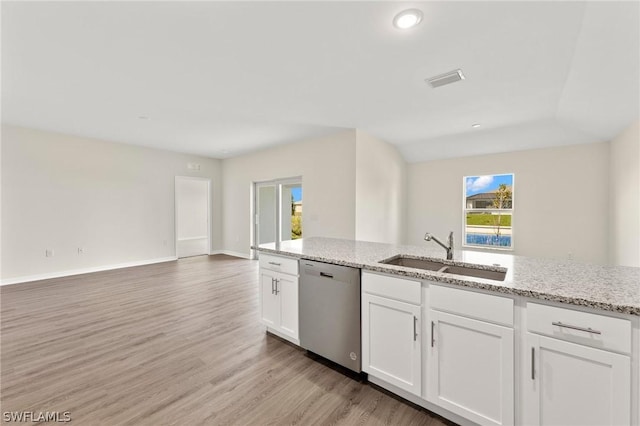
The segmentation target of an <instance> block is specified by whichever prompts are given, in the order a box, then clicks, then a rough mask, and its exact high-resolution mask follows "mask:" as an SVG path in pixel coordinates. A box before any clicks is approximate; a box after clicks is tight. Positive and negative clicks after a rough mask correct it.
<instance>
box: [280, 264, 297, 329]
mask: <svg viewBox="0 0 640 426" xmlns="http://www.w3.org/2000/svg"><path fill="white" fill-rule="evenodd" d="M276 279H277V282H276V293H277V295H278V297H279V298H280V332H282V333H284V334H286V335H287V336H290V337H292V338H294V339H298V278H296V277H292V276H289V275H283V274H278V275H277V276H276Z"/></svg>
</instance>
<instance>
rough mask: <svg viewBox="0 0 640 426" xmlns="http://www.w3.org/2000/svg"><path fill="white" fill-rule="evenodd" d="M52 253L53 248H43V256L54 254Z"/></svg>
mask: <svg viewBox="0 0 640 426" xmlns="http://www.w3.org/2000/svg"><path fill="white" fill-rule="evenodd" d="M54 254H55V253H54V252H53V249H45V250H44V256H45V257H53V256H54Z"/></svg>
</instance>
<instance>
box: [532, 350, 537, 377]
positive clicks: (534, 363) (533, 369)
mask: <svg viewBox="0 0 640 426" xmlns="http://www.w3.org/2000/svg"><path fill="white" fill-rule="evenodd" d="M535 379H536V348H534V347H531V380H535Z"/></svg>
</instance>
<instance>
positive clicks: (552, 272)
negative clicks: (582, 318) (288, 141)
mask: <svg viewBox="0 0 640 426" xmlns="http://www.w3.org/2000/svg"><path fill="white" fill-rule="evenodd" d="M254 248H256V247H254ZM256 249H257V250H259V251H262V252H267V253H274V254H280V255H285V256H292V257H297V258H300V259H309V260H317V261H320V262H327V263H333V264H336V265H344V266H351V267H355V268H362V269H365V270H369V271H377V272H385V273H390V274H396V275H401V276H406V277H411V278H418V279H421V280H423V279H424V280H431V281H436V282H443V283H448V284H454V285H459V286H464V287H471V288H479V289H484V290H490V291H495V292H499V293H505V294H513V295H520V296H527V297H533V298H536V299H544V300H552V301H556V302H561V303H568V304H572V305H580V306H588V307H591V308H595V309H602V310H606V311H613V312H620V313H624V314H631V315H640V268H633V267H624V266H605V265H596V264H590V263H581V262H576V261H570V260H557V259H538V258H531V257H524V256H514V255H510V254H499V253H486V252H477V251H471V250H455V251H454V256H453V261H448V262H449V263H451V264H454V265H455V264H460V263H474V264H480V265H486V269H500V268H501V267H506V268H507V276H506V279H505V280H504V281H494V280H489V279H483V278H473V277H465V276H461V275H453V274H445V273H440V272H433V271H424V270H420V269H414V268H407V267H402V266H395V265H386V264H381V263H378V262H379V261H381V260H383V259H388V258H390V257H393V256H395V255H398V254H406V255H411V256H415V257H420V258H436V259H438V260H441V261H444V262H447V261H445V260H444V257H445V256H444V255H445V252H444V250H443V249H442V248H440V247H438V246H436V245H433V244H425V245H424V246H404V245H394V244H382V243H371V242H364V241H354V240H343V239H335V238H320V237H313V238H304V239H301V240H294V241H286V242H283V243H281V244H280V245H279V246H276V244H275V243H271V244H261V245H260V246H259V247H257V248H256ZM495 265H500V267H499V268H496V266H495Z"/></svg>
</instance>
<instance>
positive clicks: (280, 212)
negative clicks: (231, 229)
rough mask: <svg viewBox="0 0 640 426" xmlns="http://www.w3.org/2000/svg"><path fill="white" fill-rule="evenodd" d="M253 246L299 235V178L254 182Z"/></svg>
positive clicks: (300, 202) (300, 188)
mask: <svg viewBox="0 0 640 426" xmlns="http://www.w3.org/2000/svg"><path fill="white" fill-rule="evenodd" d="M254 185H255V191H254V193H255V203H254V218H255V229H254V243H255V245H260V244H267V243H275V244H280V243H281V242H283V241H289V240H297V239H299V238H302V179H301V178H294V179H279V180H274V181H269V182H256V183H255V184H254Z"/></svg>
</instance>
